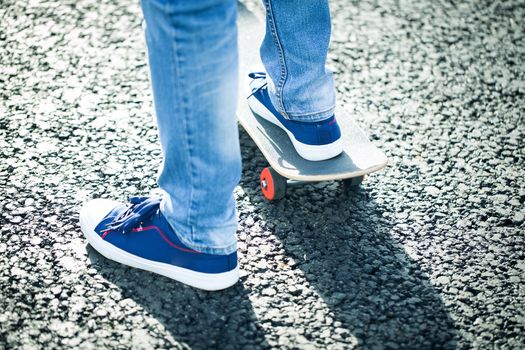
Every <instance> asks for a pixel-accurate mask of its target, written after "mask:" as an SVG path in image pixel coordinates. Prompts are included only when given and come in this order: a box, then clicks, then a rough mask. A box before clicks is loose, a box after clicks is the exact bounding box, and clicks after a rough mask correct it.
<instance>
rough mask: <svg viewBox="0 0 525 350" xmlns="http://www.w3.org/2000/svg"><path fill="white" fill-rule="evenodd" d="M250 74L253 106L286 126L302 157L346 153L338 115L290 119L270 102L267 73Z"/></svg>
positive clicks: (308, 157) (263, 114)
mask: <svg viewBox="0 0 525 350" xmlns="http://www.w3.org/2000/svg"><path fill="white" fill-rule="evenodd" d="M248 77H249V78H250V82H249V84H250V89H251V94H250V96H248V104H249V106H250V108H251V109H252V111H253V112H254V113H255V114H257V115H259V116H261V117H262V118H264V119H266V120H268V121H269V122H271V123H273V124H275V125H277V126H278V127H280V128H281V129H283V130H284V131H285V132H286V133H287V134H288V137H289V138H290V140H291V141H292V144H293V146H294V148H295V150H296V151H297V153H299V155H300V156H301V157H303V158H304V159H307V160H312V161H320V160H326V159H330V158H333V157H335V156H337V155H339V154H340V153H341V152H343V141H342V139H341V130H340V128H339V125H338V124H337V121H336V119H335V116H331V117H330V118H328V119H325V120H323V121H320V122H299V121H293V120H288V119H286V118H284V117H283V116H282V115H281V113H279V112H278V111H277V110H276V109H275V107H274V106H273V104H272V102H271V101H270V96H269V94H268V84H267V82H266V73H264V72H253V73H250V74H249V75H248Z"/></svg>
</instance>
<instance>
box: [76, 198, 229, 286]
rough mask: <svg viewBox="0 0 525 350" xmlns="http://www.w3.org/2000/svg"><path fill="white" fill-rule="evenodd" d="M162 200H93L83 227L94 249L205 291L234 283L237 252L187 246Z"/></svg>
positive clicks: (85, 211) (86, 208)
mask: <svg viewBox="0 0 525 350" xmlns="http://www.w3.org/2000/svg"><path fill="white" fill-rule="evenodd" d="M160 200H161V198H160V197H158V196H152V197H132V198H131V199H130V204H128V205H125V204H122V203H119V202H115V201H111V200H107V199H94V200H91V201H89V202H87V203H86V204H84V206H83V207H82V209H81V211H80V227H81V229H82V232H83V233H84V235H85V236H86V238H87V240H88V242H89V244H90V245H91V246H92V247H93V248H95V250H97V251H98V252H99V253H100V254H102V255H104V256H105V257H106V258H108V259H111V260H114V261H117V262H119V263H121V264H124V265H129V266H132V267H136V268H139V269H143V270H147V271H151V272H154V273H158V274H160V275H163V276H166V277H169V278H172V279H174V280H177V281H179V282H182V283H185V284H187V285H190V286H192V287H196V288H200V289H205V290H219V289H224V288H227V287H230V286H231V285H233V284H235V282H237V280H238V279H239V269H238V266H237V253H236V252H235V253H232V254H229V255H213V254H205V253H200V252H197V251H195V250H193V249H190V248H188V247H187V246H186V245H184V244H183V243H182V242H181V241H180V240H179V239H178V238H177V235H176V234H175V232H174V231H173V229H172V228H171V225H170V224H169V223H168V222H167V221H166V219H165V218H164V216H163V215H162V213H161V212H160V210H159V204H160Z"/></svg>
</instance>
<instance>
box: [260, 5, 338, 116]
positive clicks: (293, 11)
mask: <svg viewBox="0 0 525 350" xmlns="http://www.w3.org/2000/svg"><path fill="white" fill-rule="evenodd" d="M263 2H264V5H265V8H266V36H265V38H264V41H263V43H262V45H261V52H260V53H261V59H262V61H263V64H264V66H265V69H266V71H267V72H268V74H269V76H270V78H271V79H269V80H268V86H269V94H270V98H271V101H272V103H273V105H274V106H275V107H276V109H277V110H278V111H279V112H280V113H281V114H282V115H283V116H284V117H285V118H287V119H290V120H298V121H320V120H324V119H327V118H329V117H331V116H332V115H333V114H334V108H335V91H334V84H333V79H332V74H331V73H330V72H329V71H328V70H327V69H326V68H325V64H326V57H327V52H328V45H329V43H330V31H331V23H330V11H329V7H328V0H312V1H301V0H263Z"/></svg>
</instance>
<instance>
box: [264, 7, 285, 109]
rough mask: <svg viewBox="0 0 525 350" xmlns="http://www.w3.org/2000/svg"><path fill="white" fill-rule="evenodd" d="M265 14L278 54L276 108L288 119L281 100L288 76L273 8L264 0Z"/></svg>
mask: <svg viewBox="0 0 525 350" xmlns="http://www.w3.org/2000/svg"><path fill="white" fill-rule="evenodd" d="M266 14H267V16H268V23H269V24H270V32H271V33H272V38H273V42H274V44H275V46H276V47H277V51H278V52H279V63H280V64H281V76H280V77H279V81H278V84H277V86H276V97H277V100H278V102H279V106H277V108H278V109H279V110H280V111H279V112H280V113H281V114H282V115H283V117H285V118H287V119H288V115H287V113H286V110H285V108H284V102H283V101H284V99H283V94H284V84H285V82H286V78H287V76H288V70H287V69H286V61H285V58H284V50H283V48H282V45H281V41H280V40H279V34H278V33H277V27H276V26H275V19H274V15H273V8H272V5H271V0H266Z"/></svg>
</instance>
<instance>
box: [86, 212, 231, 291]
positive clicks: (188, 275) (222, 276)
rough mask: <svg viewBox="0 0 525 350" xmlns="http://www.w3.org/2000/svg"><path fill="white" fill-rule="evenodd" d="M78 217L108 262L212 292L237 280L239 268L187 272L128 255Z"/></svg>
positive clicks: (90, 239)
mask: <svg viewBox="0 0 525 350" xmlns="http://www.w3.org/2000/svg"><path fill="white" fill-rule="evenodd" d="M83 217H85V215H80V227H81V229H82V232H83V233H84V235H85V236H86V238H87V240H88V242H89V244H90V245H91V246H92V247H93V248H94V249H95V250H96V251H98V252H99V253H100V254H102V255H103V256H105V257H106V258H108V259H110V260H114V261H116V262H119V263H121V264H124V265H128V266H131V267H135V268H137V269H142V270H146V271H150V272H153V273H157V274H159V275H163V276H166V277H168V278H171V279H174V280H176V281H179V282H182V283H184V284H187V285H189V286H192V287H195V288H199V289H204V290H209V291H214V290H221V289H225V288H228V287H231V286H232V285H234V284H235V283H236V282H237V281H238V280H239V266H238V265H237V266H236V267H235V269H233V270H230V271H228V272H222V273H203V272H196V271H192V270H188V269H185V268H182V267H178V266H173V265H170V264H165V263H161V262H157V261H151V260H148V259H144V258H141V257H138V256H136V255H133V254H130V253H128V252H126V251H124V250H122V249H120V248H117V247H115V246H114V245H113V244H111V243H108V242H106V241H104V240H103V239H102V238H101V237H100V236H99V235H98V234H97V233H96V232H95V231H94V230H93V229H92V227H94V226H93V225H92V224H90V223H89V222H85V220H83V219H82V218H83Z"/></svg>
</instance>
